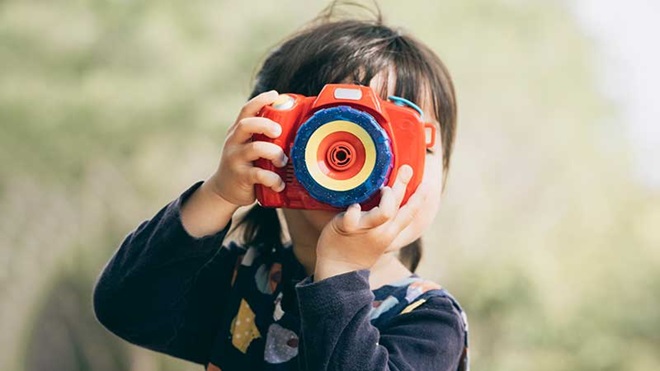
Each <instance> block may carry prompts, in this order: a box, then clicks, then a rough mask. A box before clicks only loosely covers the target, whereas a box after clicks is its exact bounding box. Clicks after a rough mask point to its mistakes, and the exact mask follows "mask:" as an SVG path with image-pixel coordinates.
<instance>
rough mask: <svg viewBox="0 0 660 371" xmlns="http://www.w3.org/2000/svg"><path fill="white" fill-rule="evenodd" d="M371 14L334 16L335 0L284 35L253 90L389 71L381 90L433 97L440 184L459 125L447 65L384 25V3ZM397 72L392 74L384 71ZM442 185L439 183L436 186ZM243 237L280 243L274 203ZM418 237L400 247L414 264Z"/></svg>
mask: <svg viewBox="0 0 660 371" xmlns="http://www.w3.org/2000/svg"><path fill="white" fill-rule="evenodd" d="M375 13H376V14H374V17H373V18H374V19H371V20H355V19H349V20H333V19H332V18H333V16H335V15H336V14H335V3H333V4H332V5H330V6H329V7H328V8H326V10H325V11H324V12H322V13H321V15H320V16H319V17H317V18H316V19H315V20H314V21H312V22H311V23H310V24H309V26H308V27H306V28H304V29H302V30H301V31H299V32H297V33H295V34H294V35H292V36H291V37H290V38H288V39H287V40H285V41H284V42H283V43H282V44H281V45H280V46H279V47H278V48H276V49H275V50H274V51H273V52H272V53H270V55H268V56H267V58H266V60H265V61H264V63H263V65H262V66H261V69H260V70H259V72H258V73H257V76H256V83H255V85H254V90H253V91H252V94H251V97H254V96H256V95H258V94H260V93H262V92H265V91H269V90H273V89H274V90H277V91H278V92H280V93H297V94H302V95H305V96H314V95H318V93H319V92H320V91H321V89H322V88H323V86H324V85H325V84H330V83H354V84H360V85H365V86H368V85H369V83H370V81H371V80H372V79H373V78H374V76H376V75H377V74H379V73H384V74H385V76H386V78H384V79H383V80H384V83H383V85H382V86H381V91H380V95H381V97H382V98H383V99H385V98H386V97H387V91H388V88H390V87H388V80H389V82H390V83H392V82H394V85H395V86H394V87H393V91H394V94H393V95H396V96H399V97H403V98H406V99H408V100H411V101H413V102H418V104H419V103H421V102H422V101H424V102H428V103H430V107H431V108H432V109H433V113H434V114H435V118H436V119H437V120H438V122H439V123H440V134H441V140H442V154H443V164H442V165H443V184H444V181H445V180H446V175H447V171H448V170H449V162H450V159H451V153H452V147H453V142H454V137H455V128H456V100H455V97H454V87H453V84H452V81H451V78H450V76H449V73H448V71H447V69H446V68H445V66H444V64H443V63H442V61H440V59H439V58H438V57H437V56H436V55H435V53H433V51H431V50H430V49H429V48H428V47H427V46H426V45H424V44H422V43H421V42H419V41H417V40H416V39H415V38H413V37H411V36H409V35H406V34H405V33H402V32H401V31H400V30H397V29H393V28H390V27H388V26H385V25H384V24H383V21H382V17H381V14H380V11H378V10H376V12H375ZM390 74H393V77H394V79H391V78H390V79H388V78H387V76H389V75H390ZM438 191H439V192H441V190H438ZM237 227H244V230H243V233H242V235H243V240H244V242H245V244H246V245H248V246H257V247H258V248H259V249H260V250H261V252H262V253H263V254H267V255H268V254H271V253H272V252H274V251H277V249H279V248H281V247H282V229H281V225H280V221H279V218H278V216H277V212H276V210H275V209H268V208H263V207H261V206H259V205H254V206H253V207H252V208H251V209H250V210H249V211H248V212H247V213H246V214H245V215H244V217H243V218H242V219H241V220H240V221H239V222H238V224H237ZM421 252H422V249H421V241H420V240H419V239H418V240H416V241H414V242H413V243H411V244H409V245H408V246H406V247H404V248H402V249H401V251H400V253H399V259H400V260H401V261H402V262H403V263H404V264H405V265H406V266H407V267H408V269H410V270H411V271H413V272H414V271H415V270H416V269H417V265H418V264H419V261H420V259H421Z"/></svg>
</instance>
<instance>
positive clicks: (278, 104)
mask: <svg viewBox="0 0 660 371" xmlns="http://www.w3.org/2000/svg"><path fill="white" fill-rule="evenodd" d="M295 102H296V100H295V99H294V98H293V97H292V96H290V95H287V94H281V95H280V96H279V97H277V99H276V100H275V102H273V104H272V105H271V106H272V107H273V108H274V109H276V110H280V111H285V110H288V109H291V108H292V107H293V104H294V103H295Z"/></svg>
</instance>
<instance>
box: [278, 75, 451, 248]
mask: <svg viewBox="0 0 660 371" xmlns="http://www.w3.org/2000/svg"><path fill="white" fill-rule="evenodd" d="M379 76H382V75H379ZM379 76H377V77H375V78H374V79H373V80H372V81H371V84H370V85H371V87H372V88H374V89H375V90H376V91H378V90H379V87H380V84H382V80H381V79H380V78H379ZM388 86H394V83H390V84H388ZM392 93H393V92H388V95H390V94H392ZM420 103H421V104H420V105H421V108H422V110H423V111H424V117H427V118H435V114H434V112H433V111H432V109H431V105H430V104H429V103H428V102H420ZM434 121H435V119H434ZM436 125H437V122H436ZM438 130H439V129H438ZM442 175H443V174H442V146H441V140H436V141H435V145H434V147H433V148H432V149H431V153H428V152H427V154H426V161H425V163H424V177H423V179H422V182H421V184H420V185H419V187H418V188H417V191H416V193H419V192H423V194H424V197H425V201H424V205H425V207H424V208H422V209H421V211H420V212H419V213H418V214H417V215H416V216H415V219H414V220H413V222H412V223H411V224H410V225H409V226H408V227H407V228H406V229H404V230H403V231H402V232H401V233H400V234H399V236H398V237H397V238H396V239H395V241H394V242H393V243H392V245H390V247H388V249H387V251H394V250H398V249H400V248H402V247H404V246H406V245H407V244H409V243H411V242H413V241H415V240H416V239H417V238H419V237H421V235H422V233H423V232H424V231H425V230H426V228H428V227H429V225H430V224H431V223H432V222H433V219H434V218H435V216H436V214H437V213H438V208H439V206H440V199H441V195H442ZM284 213H285V215H286V216H287V219H288V220H292V218H295V219H298V218H302V219H303V220H301V222H303V223H302V224H304V225H306V227H307V228H312V229H313V230H314V231H315V232H318V233H320V232H321V230H322V229H323V227H325V226H326V224H328V223H329V222H330V220H331V219H332V218H333V217H334V216H335V215H337V213H336V212H332V211H324V210H292V209H287V210H284ZM295 219H293V220H295Z"/></svg>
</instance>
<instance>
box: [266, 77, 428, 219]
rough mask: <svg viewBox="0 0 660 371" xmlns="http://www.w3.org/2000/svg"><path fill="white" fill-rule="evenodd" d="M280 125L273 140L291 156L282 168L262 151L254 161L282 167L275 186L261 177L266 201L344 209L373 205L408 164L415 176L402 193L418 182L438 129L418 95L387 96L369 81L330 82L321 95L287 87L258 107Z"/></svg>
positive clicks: (277, 204) (269, 167) (285, 205)
mask: <svg viewBox="0 0 660 371" xmlns="http://www.w3.org/2000/svg"><path fill="white" fill-rule="evenodd" d="M259 115H260V116H262V117H267V118H269V119H271V120H273V121H275V122H277V123H279V124H280V125H281V126H282V134H281V135H280V136H279V137H278V138H276V139H272V138H268V137H267V136H265V135H255V136H254V137H253V140H259V141H266V142H272V143H275V144H276V145H278V146H280V147H282V149H283V150H284V153H285V154H286V155H287V156H288V157H289V162H288V163H287V165H286V166H285V167H283V168H277V167H275V166H274V165H273V164H272V162H270V161H268V160H265V159H259V160H257V161H256V162H255V165H256V166H258V167H261V168H264V169H267V170H270V171H273V172H275V173H277V174H279V175H280V176H281V177H282V180H284V182H285V184H286V187H285V188H284V191H282V192H275V191H273V190H271V189H269V188H267V187H264V186H262V185H256V188H255V191H256V195H257V200H258V201H259V203H260V204H261V205H262V206H265V207H283V208H291V209H314V210H341V209H345V208H346V207H348V206H349V205H351V204H353V203H359V204H360V205H361V206H362V209H363V210H369V209H371V208H373V207H375V206H377V205H378V203H379V202H380V188H381V187H383V186H385V185H389V186H392V185H393V184H394V181H395V179H396V175H397V171H398V169H399V168H400V167H401V166H402V165H404V164H408V165H410V166H411V167H412V168H413V177H412V179H411V180H410V182H409V183H408V187H407V189H406V193H405V196H404V199H403V203H405V202H406V201H407V200H408V198H409V197H410V195H411V194H412V193H413V192H414V191H415V189H417V186H418V185H419V183H420V182H421V180H422V176H423V172H424V157H425V154H426V149H427V148H430V147H432V146H433V144H434V142H435V134H436V129H435V125H433V124H432V123H426V122H424V119H423V113H422V110H421V109H420V108H419V107H418V106H416V105H415V104H414V103H412V102H410V101H408V100H406V99H403V98H399V97H394V96H390V97H389V98H388V100H382V99H380V98H379V97H378V95H377V94H376V93H375V92H374V91H373V89H371V88H370V87H365V86H358V85H346V84H329V85H326V86H325V87H324V88H323V90H321V93H320V94H319V95H318V96H317V97H305V96H302V95H298V94H282V95H280V96H279V97H278V99H277V101H275V102H274V103H273V104H271V105H269V106H266V107H264V108H263V109H262V111H261V112H260V114H259Z"/></svg>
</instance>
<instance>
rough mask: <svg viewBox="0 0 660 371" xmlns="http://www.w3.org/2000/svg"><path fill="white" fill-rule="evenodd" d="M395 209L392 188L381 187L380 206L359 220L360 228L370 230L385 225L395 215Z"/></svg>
mask: <svg viewBox="0 0 660 371" xmlns="http://www.w3.org/2000/svg"><path fill="white" fill-rule="evenodd" d="M397 207H398V206H397V205H396V200H395V198H394V193H393V191H392V188H390V187H383V188H382V189H381V194H380V204H379V205H378V206H376V207H374V208H373V209H371V210H369V211H368V212H367V213H366V214H364V215H363V216H362V218H360V228H364V229H371V228H376V227H378V226H380V225H383V224H385V223H386V222H387V221H389V220H390V219H392V217H393V216H394V215H395V214H396V211H397Z"/></svg>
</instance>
